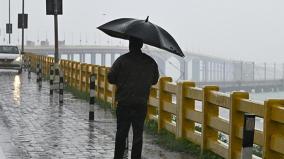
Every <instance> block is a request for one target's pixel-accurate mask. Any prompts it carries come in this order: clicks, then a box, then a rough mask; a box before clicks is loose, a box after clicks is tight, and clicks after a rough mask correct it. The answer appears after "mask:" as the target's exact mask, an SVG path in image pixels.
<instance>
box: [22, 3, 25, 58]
mask: <svg viewBox="0 0 284 159" xmlns="http://www.w3.org/2000/svg"><path fill="white" fill-rule="evenodd" d="M22 4H23V5H22V53H23V52H24V44H25V39H24V38H25V27H24V25H25V16H24V13H25V0H22Z"/></svg>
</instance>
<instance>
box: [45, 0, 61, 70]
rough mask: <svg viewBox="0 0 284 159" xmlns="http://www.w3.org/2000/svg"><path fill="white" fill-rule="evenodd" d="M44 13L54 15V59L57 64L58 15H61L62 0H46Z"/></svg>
mask: <svg viewBox="0 0 284 159" xmlns="http://www.w3.org/2000/svg"><path fill="white" fill-rule="evenodd" d="M46 14H47V15H54V47H55V48H54V60H55V63H56V64H58V62H59V51H58V50H59V49H58V15H62V0H46Z"/></svg>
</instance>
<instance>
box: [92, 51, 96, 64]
mask: <svg viewBox="0 0 284 159" xmlns="http://www.w3.org/2000/svg"><path fill="white" fill-rule="evenodd" d="M91 64H96V54H94V53H93V54H91Z"/></svg>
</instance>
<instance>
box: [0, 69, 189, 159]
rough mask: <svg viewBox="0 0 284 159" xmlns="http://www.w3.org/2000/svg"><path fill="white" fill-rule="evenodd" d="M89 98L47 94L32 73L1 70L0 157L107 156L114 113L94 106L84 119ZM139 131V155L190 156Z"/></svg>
mask: <svg viewBox="0 0 284 159" xmlns="http://www.w3.org/2000/svg"><path fill="white" fill-rule="evenodd" d="M88 108H89V106H88V102H86V101H84V100H80V99H76V98H74V96H72V95H71V94H70V93H66V92H65V94H64V106H62V107H60V106H59V104H58V95H57V94H55V95H54V98H50V96H49V85H48V83H47V82H43V87H42V89H41V90H39V89H38V86H37V84H36V81H35V74H32V79H31V80H28V77H27V72H23V74H22V75H18V74H17V73H16V72H9V71H6V70H0V159H2V158H4V159H5V158H7V159H8V158H9V159H10V158H11V159H26V158H35V159H49V158H64V159H75V158H76V159H77V158H80V159H81V158H82V159H83V158H92V159H111V158H113V150H114V134H115V127H116V123H115V117H114V116H113V115H112V114H111V113H110V110H105V109H103V108H101V107H98V106H96V108H95V121H94V122H89V121H88ZM153 141H154V139H153V137H152V136H149V135H147V134H144V146H143V157H144V158H147V159H160V158H161V159H191V157H189V156H185V155H183V156H181V155H180V154H178V153H174V152H169V151H167V150H164V149H162V148H160V147H159V146H157V145H155V144H154V142H153Z"/></svg>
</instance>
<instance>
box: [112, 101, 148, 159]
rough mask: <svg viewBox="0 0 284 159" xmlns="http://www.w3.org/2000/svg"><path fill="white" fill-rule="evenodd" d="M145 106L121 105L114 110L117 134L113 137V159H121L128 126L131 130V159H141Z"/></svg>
mask: <svg viewBox="0 0 284 159" xmlns="http://www.w3.org/2000/svg"><path fill="white" fill-rule="evenodd" d="M146 113H147V106H146V105H121V104H119V105H118V106H117V109H116V115H117V132H116V136H115V150H114V159H122V157H123V153H124V150H125V146H126V145H125V144H126V138H127V137H128V132H129V129H130V126H132V129H133V141H132V150H131V159H141V152H142V145H143V128H144V120H145V117H146Z"/></svg>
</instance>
